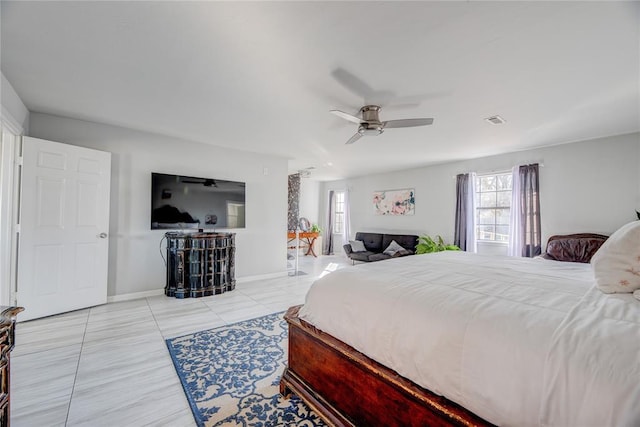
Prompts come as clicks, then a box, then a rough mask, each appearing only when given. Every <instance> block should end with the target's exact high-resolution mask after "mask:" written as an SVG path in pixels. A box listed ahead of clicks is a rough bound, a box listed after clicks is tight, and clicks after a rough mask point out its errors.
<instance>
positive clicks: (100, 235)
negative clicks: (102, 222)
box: [98, 233, 107, 239]
mask: <svg viewBox="0 0 640 427" xmlns="http://www.w3.org/2000/svg"><path fill="white" fill-rule="evenodd" d="M98 237H99V238H101V239H106V238H107V233H100V234H98Z"/></svg>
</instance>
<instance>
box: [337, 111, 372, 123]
mask: <svg viewBox="0 0 640 427" xmlns="http://www.w3.org/2000/svg"><path fill="white" fill-rule="evenodd" d="M329 112H331V113H333V114H335V115H336V116H338V117H341V118H343V119H345V120H349V121H350V122H353V123H357V124H361V123H364V121H363V120H362V119H361V118H359V117H356V116H352V115H351V114H347V113H345V112H344V111H340V110H329Z"/></svg>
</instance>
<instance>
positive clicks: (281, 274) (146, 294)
mask: <svg viewBox="0 0 640 427" xmlns="http://www.w3.org/2000/svg"><path fill="white" fill-rule="evenodd" d="M287 274H288V272H287V271H286V270H285V271H279V272H277V273H268V274H256V275H255V276H245V277H239V278H237V279H236V283H246V282H253V281H255V280H266V279H276V278H278V277H285V276H287ZM157 295H164V288H162V289H154V290H152V291H142V292H132V293H130V294H122V295H112V296H108V297H107V303H110V302H121V301H130V300H134V299H140V298H146V297H155V296H157Z"/></svg>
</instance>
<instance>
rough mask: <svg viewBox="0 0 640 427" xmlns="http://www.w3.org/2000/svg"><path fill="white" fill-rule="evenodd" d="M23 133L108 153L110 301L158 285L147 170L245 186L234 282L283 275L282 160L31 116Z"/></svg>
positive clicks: (161, 271)
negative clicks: (109, 174)
mask: <svg viewBox="0 0 640 427" xmlns="http://www.w3.org/2000/svg"><path fill="white" fill-rule="evenodd" d="M30 136H34V137H37V138H42V139H48V140H52V141H57V142H63V143H68V144H73V145H78V146H83V147H88V148H94V149H97V150H103V151H109V152H111V153H112V170H111V174H112V175H111V219H110V230H109V231H110V241H109V244H110V250H109V290H108V292H109V295H110V296H114V295H123V294H129V293H135V292H143V291H149V290H157V289H161V288H163V287H164V285H165V266H164V264H163V260H162V258H161V256H160V241H161V239H162V238H163V235H164V232H163V231H162V230H154V231H152V230H150V218H151V172H161V173H168V174H178V175H187V176H205V177H215V178H220V179H227V180H231V181H243V182H246V228H245V229H237V230H232V231H233V232H235V233H236V277H237V278H242V277H248V276H255V275H263V274H274V273H280V272H282V273H284V272H285V271H286V242H287V240H286V230H287V160H286V159H285V158H280V157H275V156H269V155H264V154H254V153H249V152H243V151H238V150H232V149H226V148H220V147H215V146H213V145H209V144H200V143H195V142H190V141H184V140H180V139H177V138H170V137H166V136H162V135H156V134H151V133H145V132H138V131H134V130H131V129H125V128H120V127H115V126H109V125H104V124H98V123H92V122H86V121H81V120H74V119H69V118H63V117H56V116H51V115H46V114H36V113H33V114H32V115H31V120H30ZM264 168H267V169H268V175H266V176H265V175H263V170H264Z"/></svg>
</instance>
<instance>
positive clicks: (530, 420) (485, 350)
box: [300, 252, 640, 427]
mask: <svg viewBox="0 0 640 427" xmlns="http://www.w3.org/2000/svg"><path fill="white" fill-rule="evenodd" d="M593 284H594V279H593V273H592V271H591V266H590V265H588V264H574V263H562V262H555V261H545V260H531V259H522V258H496V257H487V256H480V255H475V254H469V253H466V252H442V253H438V254H428V255H416V256H409V257H404V258H398V259H392V260H388V261H381V262H376V263H371V264H362V265H357V266H354V267H350V268H345V269H343V270H338V271H336V272H334V273H331V274H330V275H328V276H325V277H323V278H321V279H319V280H318V281H316V282H315V283H314V284H313V286H312V287H311V289H310V290H309V293H308V295H307V299H306V303H305V305H304V307H303V308H302V309H301V311H300V317H301V318H303V319H304V320H306V321H307V322H309V323H311V324H313V325H315V326H316V327H318V328H319V329H321V330H323V331H325V332H327V333H329V334H331V335H333V336H335V337H336V338H338V339H340V340H341V341H344V342H346V343H348V344H350V345H351V346H353V347H354V348H355V349H357V350H359V351H360V352H362V353H364V354H366V355H368V356H369V357H371V358H372V359H374V360H376V361H378V362H380V363H381V364H383V365H385V366H388V367H390V368H391V369H393V370H395V371H396V372H398V373H399V374H401V375H402V376H404V377H406V378H409V379H411V380H412V381H413V382H415V383H417V384H419V385H421V386H423V387H425V388H427V389H429V390H431V391H433V392H435V393H438V394H441V395H443V396H445V397H447V398H449V399H450V400H453V401H455V402H457V403H459V404H460V405H462V406H464V407H465V408H467V409H469V410H470V411H472V412H474V413H476V414H478V415H479V416H481V417H483V418H485V419H486V420H488V421H490V422H492V423H495V424H498V425H505V426H508V425H513V426H527V425H555V426H569V425H576V426H587V425H593V426H598V427H600V426H607V425H612V426H613V425H629V426H631V425H640V414H639V413H640V410H639V409H637V407H638V405H640V375H639V369H640V360H639V358H640V320H639V319H640V302H639V301H636V300H635V299H633V297H632V296H631V295H615V296H612V295H604V294H601V293H599V291H598V290H596V289H594V288H593Z"/></svg>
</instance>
